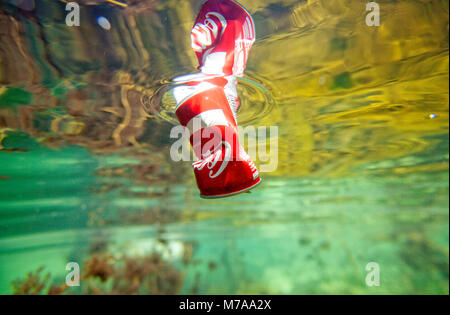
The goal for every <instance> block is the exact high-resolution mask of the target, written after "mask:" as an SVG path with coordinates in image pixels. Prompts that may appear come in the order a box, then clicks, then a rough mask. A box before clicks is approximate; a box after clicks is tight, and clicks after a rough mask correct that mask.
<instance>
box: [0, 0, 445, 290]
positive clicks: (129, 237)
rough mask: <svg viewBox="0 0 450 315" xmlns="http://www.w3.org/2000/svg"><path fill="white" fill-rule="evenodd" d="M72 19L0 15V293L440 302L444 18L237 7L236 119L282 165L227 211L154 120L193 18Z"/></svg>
mask: <svg viewBox="0 0 450 315" xmlns="http://www.w3.org/2000/svg"><path fill="white" fill-rule="evenodd" d="M77 2H78V3H79V4H80V7H81V11H80V14H81V19H80V26H72V27H70V26H67V25H66V23H65V19H66V15H67V13H68V12H67V11H66V10H65V7H66V3H65V1H56V0H36V1H34V0H30V1H13V0H11V1H2V2H1V3H0V294H10V293H27V294H29V293H55V294H58V293H63V294H79V293H94V294H97V293H98V294H100V293H137V294H172V293H181V294H341V293H343V294H394V293H395V294H448V293H449V291H448V288H449V287H448V286H449V212H448V207H449V184H448V181H449V167H448V165H449V164H448V162H449V146H448V143H449V134H448V132H449V115H448V114H449V90H448V84H449V50H448V48H449V46H448V44H449V35H448V30H449V26H448V25H449V24H448V23H449V2H448V1H446V0H443V1H438V0H430V1H412V0H405V1H391V0H386V1H382V0H380V1H378V3H379V6H380V14H381V21H380V22H381V23H380V26H378V27H377V26H375V27H374V26H372V27H370V26H368V25H366V22H365V21H366V15H367V13H368V12H367V11H366V4H367V2H368V1H367V2H366V1H357V0H308V1H300V0H241V1H240V3H242V4H243V5H244V6H245V7H246V8H247V9H248V10H249V11H250V12H251V13H252V15H253V17H254V20H255V24H256V34H257V40H256V43H255V45H254V47H253V49H252V51H251V54H250V57H249V61H248V64H247V71H246V77H245V78H244V79H243V81H242V82H241V84H240V85H239V92H240V96H241V101H242V108H241V109H240V111H239V116H238V119H239V120H240V121H241V122H242V124H243V125H244V126H255V127H261V126H276V127H278V138H277V141H278V154H277V159H276V160H277V168H276V170H275V171H273V172H270V173H262V174H261V177H262V178H263V183H262V184H261V185H260V186H259V187H258V188H257V189H255V190H254V191H252V193H251V194H243V195H239V196H236V197H233V198H228V199H221V200H202V199H200V197H199V196H198V190H197V188H196V184H195V179H194V176H193V173H192V170H191V165H190V163H189V162H174V161H172V160H171V157H170V148H171V145H172V144H173V143H174V141H175V139H171V138H170V131H171V128H172V127H173V124H172V123H170V122H169V121H166V120H164V119H162V118H161V115H156V114H155V113H154V112H153V111H149V110H148V104H149V99H151V98H152V96H153V95H156V94H157V93H158V91H160V90H161V88H162V87H164V86H166V85H167V82H169V80H171V79H172V78H174V77H175V76H178V75H182V74H188V73H193V72H195V69H196V60H195V55H194V53H193V52H192V51H191V48H190V31H191V27H192V24H193V21H194V18H195V16H196V14H197V12H198V9H199V7H200V4H201V2H202V1H201V0H142V1H137V0H129V1H122V2H121V1H103V0H90V1H88V0H79V1H77ZM105 21H106V22H105ZM267 141H268V142H269V139H268V140H267ZM265 163H267V161H264V160H261V159H260V157H256V164H257V165H259V166H261V165H264V164H265ZM69 262H76V263H78V264H79V265H80V266H81V277H82V280H81V285H80V286H79V287H70V288H69V287H66V286H65V278H66V275H67V274H68V272H69V271H67V270H66V265H67V264H68V263H69ZM371 262H375V263H377V264H378V265H379V268H380V285H379V286H368V285H367V283H366V277H367V275H368V271H367V270H366V266H367V264H369V263H371Z"/></svg>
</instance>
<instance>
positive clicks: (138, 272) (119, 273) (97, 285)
mask: <svg viewBox="0 0 450 315" xmlns="http://www.w3.org/2000/svg"><path fill="white" fill-rule="evenodd" d="M43 269H44V268H43V267H40V268H39V269H37V271H35V272H30V273H28V275H27V277H26V278H25V279H17V280H15V281H13V283H12V286H13V294H21V295H25V294H26V295H28V294H52V295H61V294H72V293H74V290H73V289H72V288H71V287H69V286H67V285H65V284H64V285H60V286H59V285H57V284H55V283H51V274H50V273H46V274H45V275H43V274H42V271H43ZM82 270H84V274H83V275H82V276H81V281H80V284H81V289H80V290H81V291H80V293H82V294H114V295H119V294H177V293H179V292H180V290H181V288H182V284H183V275H182V273H181V272H180V271H179V270H178V269H177V268H175V267H174V266H173V265H172V264H170V263H169V262H167V261H165V260H164V259H163V258H162V257H161V255H160V254H157V253H151V254H149V255H146V256H140V257H130V256H122V257H121V258H120V259H117V258H115V257H114V256H113V255H112V254H111V253H106V254H103V255H99V254H94V255H92V256H91V257H89V258H88V259H87V260H86V261H85V262H84V264H83V269H82ZM77 293H78V292H77Z"/></svg>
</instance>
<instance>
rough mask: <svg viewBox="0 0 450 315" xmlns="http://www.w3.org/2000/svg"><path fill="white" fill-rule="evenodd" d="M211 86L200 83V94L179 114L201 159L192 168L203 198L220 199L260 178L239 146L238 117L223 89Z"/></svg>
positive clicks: (249, 187)
mask: <svg viewBox="0 0 450 315" xmlns="http://www.w3.org/2000/svg"><path fill="white" fill-rule="evenodd" d="M202 84H203V86H202ZM209 84H210V83H208V82H203V83H201V84H198V89H197V90H198V91H200V92H198V93H194V95H193V96H191V97H189V98H188V99H187V100H185V101H184V102H183V103H182V104H181V105H180V106H179V107H178V109H177V111H176V115H177V117H178V120H179V121H180V123H181V125H183V126H185V127H187V128H188V129H189V131H190V132H191V137H190V141H191V144H192V147H193V149H194V153H195V155H196V156H197V157H198V158H199V161H197V162H195V163H194V164H193V165H192V166H193V167H194V173H195V177H196V180H197V185H198V188H199V189H200V195H201V197H203V198H221V197H228V196H232V195H235V194H238V193H242V192H245V191H247V190H250V189H252V188H253V187H255V186H257V185H258V184H259V183H260V182H261V179H260V178H259V173H258V170H257V168H256V166H255V164H254V163H253V162H252V161H251V160H250V157H249V156H248V154H247V153H246V152H245V151H244V149H243V148H242V147H241V146H240V145H239V139H238V134H237V129H236V120H235V116H234V114H233V112H232V110H231V108H230V106H229V103H228V100H227V97H226V95H225V93H224V89H223V87H220V86H217V85H212V84H211V85H209ZM189 85H192V83H190V84H189ZM194 85H195V84H194ZM203 89H205V90H203Z"/></svg>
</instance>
